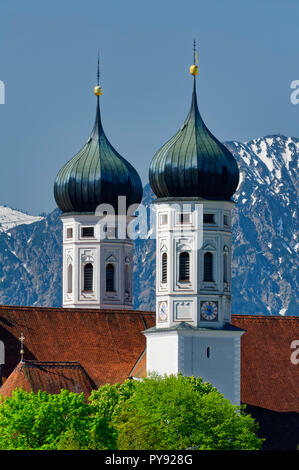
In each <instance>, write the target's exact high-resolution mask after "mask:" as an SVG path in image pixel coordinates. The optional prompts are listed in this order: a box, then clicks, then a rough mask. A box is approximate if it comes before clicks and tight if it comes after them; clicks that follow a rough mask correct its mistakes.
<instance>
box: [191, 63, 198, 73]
mask: <svg viewBox="0 0 299 470" xmlns="http://www.w3.org/2000/svg"><path fill="white" fill-rule="evenodd" d="M190 73H191V75H198V67H197V65H191V67H190Z"/></svg>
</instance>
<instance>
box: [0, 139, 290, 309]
mask: <svg viewBox="0 0 299 470" xmlns="http://www.w3.org/2000/svg"><path fill="white" fill-rule="evenodd" d="M226 145H227V147H228V148H229V149H230V150H231V151H232V152H233V154H234V155H235V157H236V159H237V162H238V164H239V168H240V174H241V177H240V184H239V187H238V190H237V192H236V194H235V196H234V199H235V201H236V208H235V210H234V214H233V247H234V251H233V263H232V269H233V283H232V296H233V298H232V311H233V313H239V314H265V315H278V314H280V315H299V309H298V304H297V297H298V296H297V292H298V275H297V264H298V262H297V252H298V247H299V245H298V238H297V236H298V222H297V198H298V184H297V173H298V156H299V139H297V138H289V137H284V136H282V135H273V136H268V137H264V138H260V139H254V140H252V141H250V142H245V143H240V142H228V143H226ZM153 200H154V195H153V193H152V191H151V189H150V187H149V185H146V187H145V188H144V198H143V204H144V205H147V206H149V205H150V204H151V203H152V202H153ZM7 209H8V208H7ZM27 217H29V216H27ZM14 220H16V219H14ZM27 220H29V219H27ZM23 223H24V222H23ZM61 232H62V225H61V221H60V219H59V210H58V209H57V210H55V211H53V212H52V213H51V214H49V215H48V216H47V217H45V218H44V219H41V220H37V221H35V220H33V221H31V223H29V224H27V225H24V224H23V225H16V226H14V227H13V228H9V229H7V230H6V232H2V233H1V232H0V303H1V304H10V305H13V304H14V305H43V306H60V305H61V263H62V260H61V253H62V234H61ZM134 261H135V270H134V306H135V308H140V309H146V310H154V308H155V240H154V239H150V238H148V239H146V240H142V239H137V240H136V250H135V260H134Z"/></svg>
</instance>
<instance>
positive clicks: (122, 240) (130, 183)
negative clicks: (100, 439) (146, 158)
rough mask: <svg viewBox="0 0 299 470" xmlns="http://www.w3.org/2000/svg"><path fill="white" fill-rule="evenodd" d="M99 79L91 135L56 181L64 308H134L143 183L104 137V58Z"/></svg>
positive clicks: (55, 194) (55, 192)
mask: <svg viewBox="0 0 299 470" xmlns="http://www.w3.org/2000/svg"><path fill="white" fill-rule="evenodd" d="M97 77H98V81H97V85H96V86H95V88H94V93H95V95H96V99H97V105H96V119H95V124H94V127H93V130H92V133H91V135H90V137H89V138H88V139H87V141H86V143H85V145H84V146H83V148H82V149H81V150H80V151H79V152H78V153H77V154H76V155H75V156H74V157H73V158H72V159H71V160H69V161H68V162H67V163H66V165H64V167H63V168H62V169H61V170H60V171H59V173H58V175H57V177H56V180H55V185H54V196H55V200H56V203H57V205H58V207H59V208H60V209H61V210H62V215H61V220H62V224H63V295H62V298H63V307H73V308H109V309H112V308H117V309H132V308H133V246H134V243H133V241H132V240H131V239H129V237H128V235H127V227H128V225H129V224H130V222H131V221H132V220H133V219H134V210H133V209H135V210H136V209H137V207H138V205H139V204H140V202H141V199H142V183H141V180H140V177H139V175H138V173H137V172H136V170H135V169H134V168H133V167H132V165H130V163H129V162H127V161H126V160H125V159H124V158H123V157H122V156H121V155H120V154H119V153H118V152H117V151H116V150H115V149H114V148H113V147H112V145H111V144H110V142H109V141H108V139H107V137H106V135H105V132H104V130H103V126H102V121H101V112H100V97H101V96H102V87H100V85H99V62H98V73H97Z"/></svg>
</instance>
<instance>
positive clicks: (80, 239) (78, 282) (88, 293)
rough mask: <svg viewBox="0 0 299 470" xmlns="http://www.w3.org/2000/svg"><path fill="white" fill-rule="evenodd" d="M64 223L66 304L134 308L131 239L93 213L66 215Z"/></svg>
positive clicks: (75, 306) (88, 306)
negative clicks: (124, 236)
mask: <svg viewBox="0 0 299 470" xmlns="http://www.w3.org/2000/svg"><path fill="white" fill-rule="evenodd" d="M127 220H128V223H129V222H130V218H127ZM62 223H63V307H74V308H107V309H112V308H114V309H115V308H117V309H118V310H122V309H132V308H133V292H132V286H133V242H132V240H130V239H128V238H124V239H120V238H118V235H119V234H118V227H116V228H114V227H110V228H109V227H108V229H107V225H106V224H105V225H104V224H103V218H101V217H99V216H95V215H91V214H85V215H84V214H77V215H64V216H62ZM104 231H105V232H104ZM103 232H104V233H105V235H106V236H105V238H103Z"/></svg>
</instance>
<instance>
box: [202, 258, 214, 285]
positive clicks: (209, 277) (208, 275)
mask: <svg viewBox="0 0 299 470" xmlns="http://www.w3.org/2000/svg"><path fill="white" fill-rule="evenodd" d="M203 271H204V274H203V280H204V281H213V255H212V253H205V255H204V270H203Z"/></svg>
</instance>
